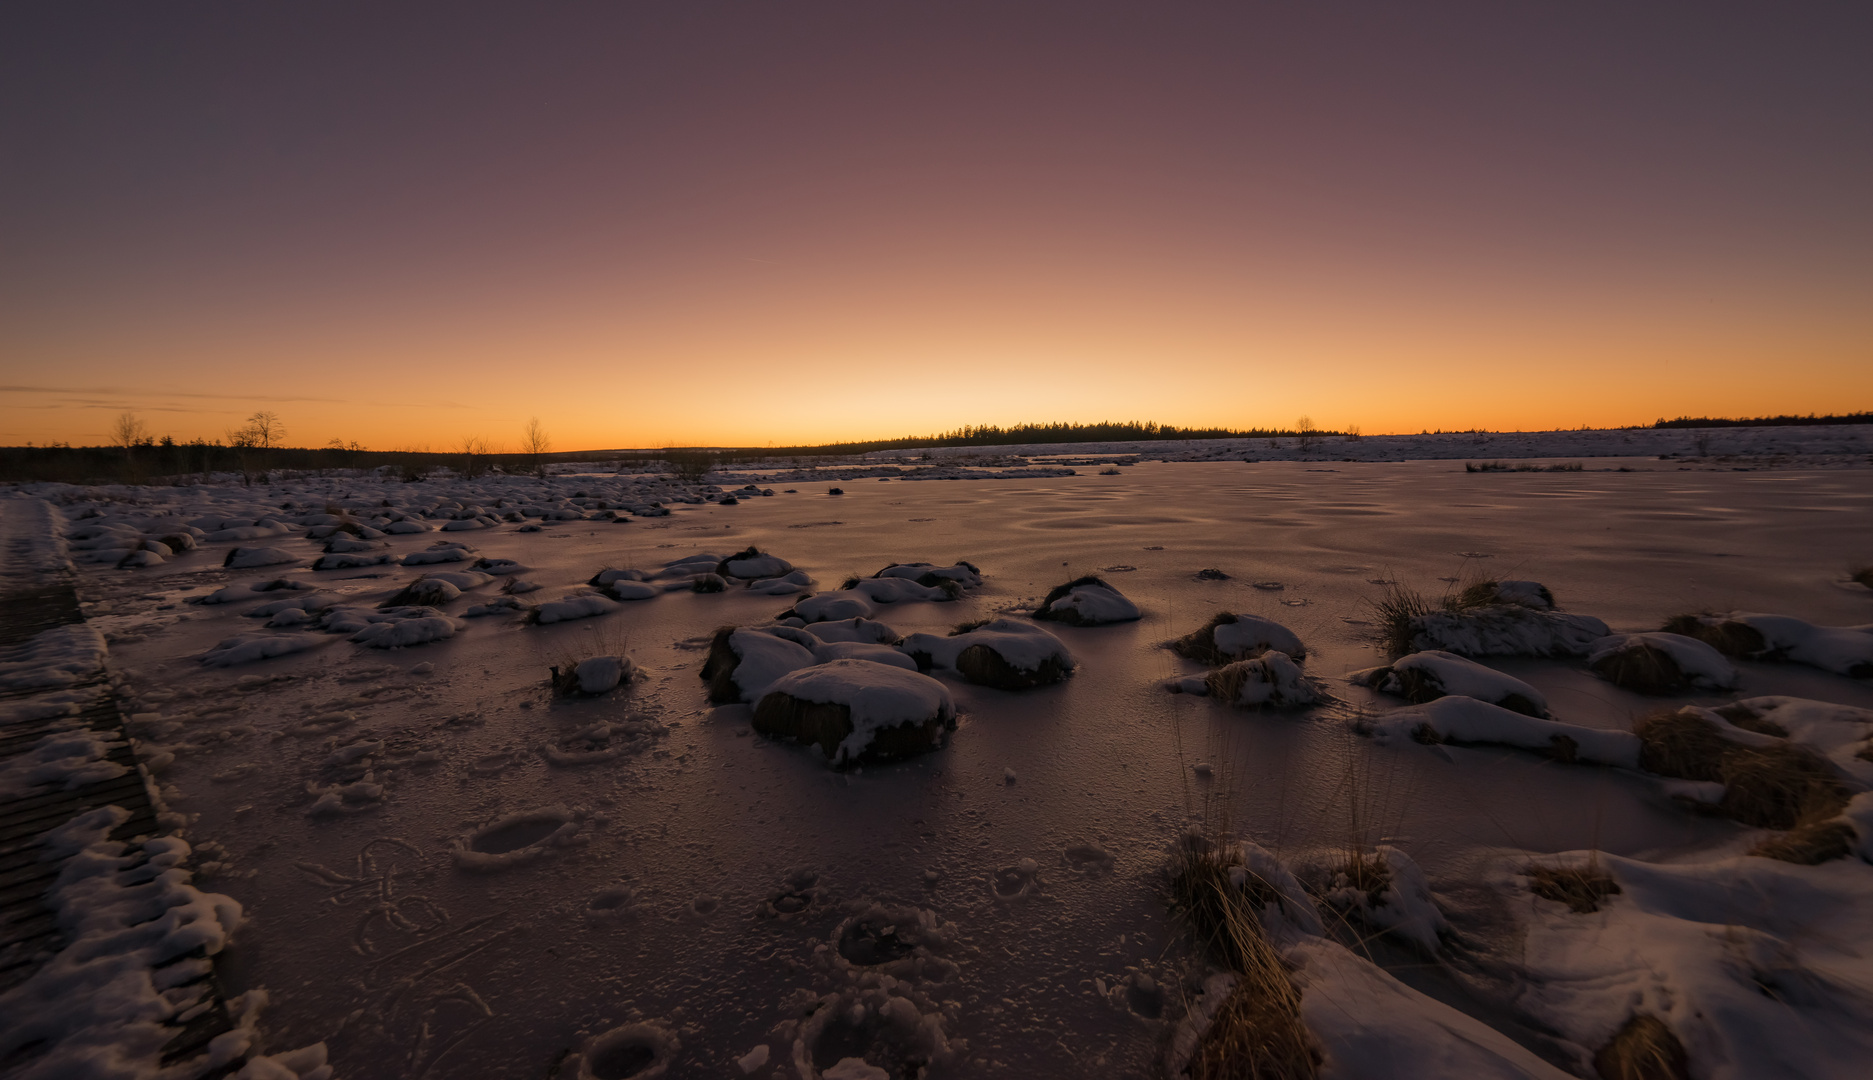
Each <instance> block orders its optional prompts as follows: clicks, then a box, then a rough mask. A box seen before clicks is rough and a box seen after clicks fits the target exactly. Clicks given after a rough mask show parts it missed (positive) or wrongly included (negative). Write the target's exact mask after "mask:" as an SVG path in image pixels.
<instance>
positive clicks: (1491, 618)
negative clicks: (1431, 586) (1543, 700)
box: [1406, 603, 1610, 656]
mask: <svg viewBox="0 0 1873 1080" xmlns="http://www.w3.org/2000/svg"><path fill="white" fill-rule="evenodd" d="M1608 633H1610V631H1609V630H1608V629H1607V625H1606V624H1605V623H1604V622H1601V621H1600V620H1599V619H1596V618H1594V617H1593V616H1591V615H1570V614H1567V613H1565V612H1560V611H1542V610H1538V609H1536V608H1531V607H1525V606H1523V605H1522V604H1519V603H1516V604H1491V605H1486V606H1483V607H1473V608H1464V609H1462V610H1459V611H1431V612H1426V613H1424V614H1422V615H1416V616H1412V617H1411V619H1410V622H1409V625H1408V627H1407V630H1406V636H1407V637H1408V638H1409V642H1410V651H1412V652H1423V651H1426V650H1430V649H1438V650H1442V651H1444V652H1453V653H1456V654H1458V655H1459V656H1583V655H1585V654H1586V653H1587V651H1588V650H1589V649H1590V648H1591V647H1592V646H1593V644H1594V642H1596V641H1598V640H1599V639H1601V638H1604V637H1606V636H1607V634H1608Z"/></svg>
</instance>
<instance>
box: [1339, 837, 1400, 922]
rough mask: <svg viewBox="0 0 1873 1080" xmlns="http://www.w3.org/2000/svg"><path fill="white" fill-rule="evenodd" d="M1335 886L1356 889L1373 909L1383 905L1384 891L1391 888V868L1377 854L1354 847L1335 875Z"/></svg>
mask: <svg viewBox="0 0 1873 1080" xmlns="http://www.w3.org/2000/svg"><path fill="white" fill-rule="evenodd" d="M1335 879H1336V880H1335V881H1334V884H1335V885H1343V886H1345V887H1348V888H1354V889H1358V890H1359V891H1360V892H1362V893H1365V894H1366V902H1367V903H1368V904H1370V905H1371V906H1373V907H1379V906H1381V905H1382V904H1384V903H1385V891H1386V890H1387V889H1390V888H1391V887H1392V868H1391V867H1389V866H1387V865H1386V864H1385V860H1384V859H1381V858H1379V856H1378V855H1377V853H1374V852H1368V851H1366V850H1365V849H1364V848H1358V847H1355V848H1353V849H1351V850H1350V851H1348V852H1347V859H1346V864H1345V865H1344V866H1341V867H1340V868H1339V871H1338V872H1337V873H1336V874H1335Z"/></svg>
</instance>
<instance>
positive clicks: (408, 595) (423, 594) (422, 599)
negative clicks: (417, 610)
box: [377, 577, 459, 608]
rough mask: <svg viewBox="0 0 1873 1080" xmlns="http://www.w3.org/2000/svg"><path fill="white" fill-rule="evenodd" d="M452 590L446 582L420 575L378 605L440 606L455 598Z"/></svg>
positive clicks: (385, 606) (391, 606)
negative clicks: (451, 594)
mask: <svg viewBox="0 0 1873 1080" xmlns="http://www.w3.org/2000/svg"><path fill="white" fill-rule="evenodd" d="M450 591H451V590H450V587H449V586H448V585H447V583H445V582H441V581H431V580H429V579H428V578H426V577H419V578H417V579H416V580H415V581H412V582H410V583H409V584H408V585H405V586H404V587H403V588H401V589H399V590H397V592H396V593H395V594H393V595H392V596H391V597H390V598H389V599H387V600H385V601H384V602H383V603H380V604H378V605H377V606H378V607H380V608H393V607H438V606H440V605H442V604H446V603H448V602H449V601H450V600H451V599H453V597H451V596H450V595H449V593H450ZM458 595H459V592H458Z"/></svg>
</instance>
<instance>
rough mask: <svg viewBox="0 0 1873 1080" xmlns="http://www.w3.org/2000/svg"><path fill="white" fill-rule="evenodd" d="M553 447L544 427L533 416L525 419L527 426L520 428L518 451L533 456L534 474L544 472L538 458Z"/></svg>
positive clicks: (543, 467) (537, 418)
mask: <svg viewBox="0 0 1873 1080" xmlns="http://www.w3.org/2000/svg"><path fill="white" fill-rule="evenodd" d="M551 449H553V440H552V439H550V438H548V437H547V435H546V428H545V427H543V426H542V425H541V424H540V418H539V417H537V416H535V417H533V418H531V419H529V420H528V421H527V426H526V427H523V428H521V429H520V451H521V453H523V454H530V455H532V457H533V471H534V473H535V474H536V475H538V474H544V472H545V466H544V465H543V464H542V463H541V461H540V459H541V457H543V456H544V455H545V454H546V453H547V452H548V451H550V450H551Z"/></svg>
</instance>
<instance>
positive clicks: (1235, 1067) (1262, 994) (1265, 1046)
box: [1170, 843, 1321, 1080]
mask: <svg viewBox="0 0 1873 1080" xmlns="http://www.w3.org/2000/svg"><path fill="white" fill-rule="evenodd" d="M1275 899H1276V897H1275V891H1274V889H1272V888H1271V887H1269V885H1268V884H1267V883H1266V882H1263V881H1262V880H1261V879H1260V878H1258V877H1256V876H1255V875H1254V874H1252V873H1250V872H1249V870H1248V868H1247V867H1246V866H1244V865H1243V864H1242V862H1241V859H1240V857H1239V856H1238V855H1237V854H1235V849H1234V847H1233V846H1217V845H1211V844H1202V843H1192V844H1186V845H1185V846H1184V848H1183V849H1182V850H1181V851H1180V852H1179V853H1178V855H1177V857H1176V859H1175V861H1174V862H1173V863H1172V867H1171V881H1170V900H1171V912H1172V914H1173V915H1174V916H1175V917H1176V918H1177V919H1178V921H1179V922H1181V923H1182V924H1183V926H1184V928H1185V929H1186V931H1188V933H1189V934H1190V936H1191V938H1192V939H1193V941H1194V942H1195V943H1196V945H1197V946H1198V947H1199V948H1200V949H1201V950H1202V951H1203V952H1204V953H1205V954H1206V955H1207V956H1208V957H1209V958H1210V959H1211V960H1212V961H1214V962H1215V963H1217V964H1219V965H1221V966H1223V967H1226V968H1228V969H1229V970H1231V971H1233V972H1235V973H1236V976H1237V979H1236V985H1235V987H1234V988H1233V989H1232V990H1231V991H1230V993H1229V997H1228V998H1227V999H1225V1000H1224V1002H1223V1004H1222V1006H1221V1007H1220V1008H1219V1009H1218V1010H1217V1012H1216V1015H1215V1018H1214V1019H1213V1020H1212V1021H1211V1023H1210V1026H1209V1028H1208V1030H1206V1031H1205V1032H1204V1033H1203V1035H1202V1037H1201V1039H1200V1040H1199V1041H1198V1044H1197V1048H1196V1052H1195V1054H1194V1055H1192V1057H1191V1059H1190V1063H1189V1065H1188V1066H1186V1069H1185V1074H1186V1075H1187V1076H1189V1077H1191V1078H1192V1080H1250V1078H1254V1080H1302V1078H1310V1080H1311V1078H1312V1077H1316V1076H1318V1075H1319V1073H1320V1063H1321V1057H1320V1052H1319V1051H1318V1050H1317V1049H1315V1046H1314V1040H1313V1037H1312V1036H1311V1035H1310V1034H1309V1033H1308V1031H1307V1028H1306V1026H1305V1025H1303V1024H1302V1023H1301V994H1300V991H1299V990H1297V989H1296V988H1295V986H1294V982H1293V980H1292V979H1291V978H1290V977H1289V974H1288V967H1287V964H1286V963H1285V962H1284V961H1283V960H1282V959H1281V954H1280V953H1278V952H1276V951H1275V948H1274V946H1273V945H1271V944H1270V943H1269V941H1268V939H1267V937H1266V936H1265V935H1264V934H1263V932H1262V922H1261V918H1260V916H1259V915H1258V914H1257V912H1258V909H1259V908H1261V907H1263V906H1266V905H1267V904H1269V903H1272V902H1275Z"/></svg>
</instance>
